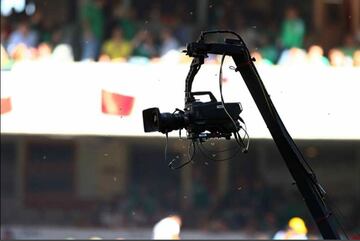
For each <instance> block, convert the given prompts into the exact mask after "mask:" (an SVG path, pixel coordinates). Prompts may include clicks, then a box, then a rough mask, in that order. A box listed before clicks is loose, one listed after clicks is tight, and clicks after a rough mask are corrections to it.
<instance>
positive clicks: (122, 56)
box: [101, 26, 133, 61]
mask: <svg viewBox="0 0 360 241" xmlns="http://www.w3.org/2000/svg"><path fill="white" fill-rule="evenodd" d="M132 51H133V44H132V43H131V42H129V41H127V40H125V39H124V37H123V32H122V29H121V28H120V27H118V26H115V27H114V28H113V29H112V34H111V38H110V39H109V40H107V41H105V43H104V44H103V46H102V48H101V55H102V56H101V58H102V59H104V58H106V57H108V58H109V59H110V60H113V61H119V60H120V61H125V60H126V59H127V58H129V57H130V54H131V53H132Z"/></svg>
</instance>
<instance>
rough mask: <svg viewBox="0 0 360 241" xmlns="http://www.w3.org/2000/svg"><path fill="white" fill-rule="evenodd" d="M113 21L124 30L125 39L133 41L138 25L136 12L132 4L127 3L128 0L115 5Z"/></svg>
mask: <svg viewBox="0 0 360 241" xmlns="http://www.w3.org/2000/svg"><path fill="white" fill-rule="evenodd" d="M113 15H114V16H113V18H114V20H113V23H114V24H115V25H118V26H120V27H121V29H122V30H123V35H124V39H125V40H128V41H131V40H132V39H133V38H134V37H135V35H136V31H137V26H136V21H135V20H136V12H135V11H134V9H133V8H131V6H128V4H126V1H121V2H119V4H117V5H116V6H115V7H114V12H113Z"/></svg>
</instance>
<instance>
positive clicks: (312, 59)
mask: <svg viewBox="0 0 360 241" xmlns="http://www.w3.org/2000/svg"><path fill="white" fill-rule="evenodd" d="M307 62H308V64H309V65H310V66H315V67H316V66H328V65H330V63H329V60H328V59H327V58H326V57H325V56H324V50H323V48H322V47H321V46H319V45H311V46H310V47H309V49H308V52H307Z"/></svg>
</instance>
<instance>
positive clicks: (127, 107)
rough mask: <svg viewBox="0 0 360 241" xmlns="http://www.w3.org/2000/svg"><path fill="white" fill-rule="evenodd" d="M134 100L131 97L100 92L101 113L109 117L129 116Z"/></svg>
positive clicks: (104, 91)
mask: <svg viewBox="0 0 360 241" xmlns="http://www.w3.org/2000/svg"><path fill="white" fill-rule="evenodd" d="M134 99H135V98H134V97H132V96H127V95H121V94H117V93H112V92H109V91H106V90H102V92H101V111H102V112H103V113H105V114H110V115H120V116H128V115H130V114H131V111H132V108H133V105H134Z"/></svg>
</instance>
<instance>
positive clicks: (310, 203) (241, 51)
mask: <svg viewBox="0 0 360 241" xmlns="http://www.w3.org/2000/svg"><path fill="white" fill-rule="evenodd" d="M202 36H203V35H202ZM186 53H187V55H189V56H190V57H193V58H194V60H193V62H192V64H191V68H190V71H189V74H188V77H187V78H186V89H185V92H186V98H185V104H186V103H187V101H188V100H189V99H188V97H189V95H188V93H190V92H191V85H192V82H193V78H194V77H195V75H196V73H197V72H198V70H199V69H200V66H201V64H202V63H203V61H204V58H205V57H207V54H220V55H228V56H231V57H232V58H233V60H234V62H235V64H236V69H235V70H236V71H239V72H240V74H241V76H242V77H243V79H244V81H245V84H246V86H247V88H248V90H249V91H250V94H251V96H252V98H253V99H254V101H255V103H256V105H257V107H258V109H259V111H260V113H261V115H262V117H263V119H264V121H265V123H266V125H267V127H268V129H269V131H270V133H271V135H272V137H273V140H274V142H275V144H276V146H277V148H278V150H279V151H280V154H281V155H282V157H283V159H284V161H285V163H286V165H287V168H288V169H289V171H290V173H291V175H292V177H293V178H294V180H295V183H296V185H297V187H298V189H299V191H300V193H301V195H302V196H303V199H304V201H305V203H306V205H307V207H308V209H309V211H310V213H311V215H312V217H313V219H314V221H315V222H316V224H317V227H318V229H319V231H320V233H321V234H322V236H323V238H324V239H340V235H339V233H338V231H337V228H336V227H337V226H336V220H335V216H334V215H332V212H331V210H330V208H329V207H328V206H327V205H326V203H325V191H324V189H323V188H322V187H321V186H320V184H319V183H318V181H317V180H316V176H315V174H314V173H313V171H312V170H311V167H310V166H309V165H307V166H305V165H304V164H307V163H306V160H305V159H304V157H303V156H302V154H301V152H300V150H299V149H298V147H297V145H296V144H295V142H294V140H293V139H292V137H291V136H290V134H289V133H288V131H287V130H286V128H285V126H284V124H283V122H282V120H281V118H280V116H279V114H278V113H277V111H276V109H275V106H274V104H273V102H272V101H271V98H270V96H269V94H268V93H267V91H266V88H265V86H264V84H263V82H262V80H261V78H260V76H259V74H258V72H257V70H256V67H255V65H254V63H253V61H255V60H254V59H253V58H251V55H250V53H249V50H248V48H247V47H246V45H245V43H244V42H243V41H242V40H241V38H240V37H239V40H234V39H226V40H225V43H204V41H203V38H201V39H200V40H199V41H198V42H193V43H190V44H188V45H187V50H186Z"/></svg>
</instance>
